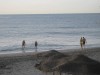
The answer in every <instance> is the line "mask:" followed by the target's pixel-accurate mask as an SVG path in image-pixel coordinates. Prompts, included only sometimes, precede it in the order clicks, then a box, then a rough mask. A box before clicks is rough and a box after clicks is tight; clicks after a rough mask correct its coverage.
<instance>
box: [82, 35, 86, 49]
mask: <svg viewBox="0 0 100 75" xmlns="http://www.w3.org/2000/svg"><path fill="white" fill-rule="evenodd" d="M82 39H83V46H84V48H85V44H86V38H85V37H83V38H82Z"/></svg>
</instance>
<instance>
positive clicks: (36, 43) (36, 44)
mask: <svg viewBox="0 0 100 75" xmlns="http://www.w3.org/2000/svg"><path fill="white" fill-rule="evenodd" d="M37 46H38V42H37V41H35V49H36V52H37Z"/></svg>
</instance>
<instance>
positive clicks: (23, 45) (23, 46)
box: [22, 40, 26, 49]
mask: <svg viewBox="0 0 100 75" xmlns="http://www.w3.org/2000/svg"><path fill="white" fill-rule="evenodd" d="M25 45H26V43H25V40H23V41H22V49H24V48H25Z"/></svg>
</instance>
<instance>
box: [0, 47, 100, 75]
mask: <svg viewBox="0 0 100 75" xmlns="http://www.w3.org/2000/svg"><path fill="white" fill-rule="evenodd" d="M59 52H62V53H64V54H67V55H74V54H79V53H82V54H84V55H86V56H88V57H89V58H92V59H94V60H97V61H99V62H100V48H87V49H85V50H80V49H71V50H70V49H69V50H59ZM34 55H35V53H33V52H29V53H15V54H1V55H0V75H45V73H43V72H41V71H39V70H38V69H36V68H35V67H34V65H35V64H36V63H37V60H36V57H35V56H34ZM47 75H52V73H49V74H47Z"/></svg>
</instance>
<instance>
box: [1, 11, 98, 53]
mask: <svg viewBox="0 0 100 75" xmlns="http://www.w3.org/2000/svg"><path fill="white" fill-rule="evenodd" d="M81 37H85V38H86V40H87V43H86V46H85V47H86V48H91V47H100V13H83V14H82V13H81V14H10V15H0V53H16V52H23V51H22V50H23V49H22V41H23V40H25V42H26V47H25V49H24V51H25V52H35V46H34V43H35V41H37V42H38V46H37V50H38V51H39V52H41V51H48V50H67V49H80V38H81Z"/></svg>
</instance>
